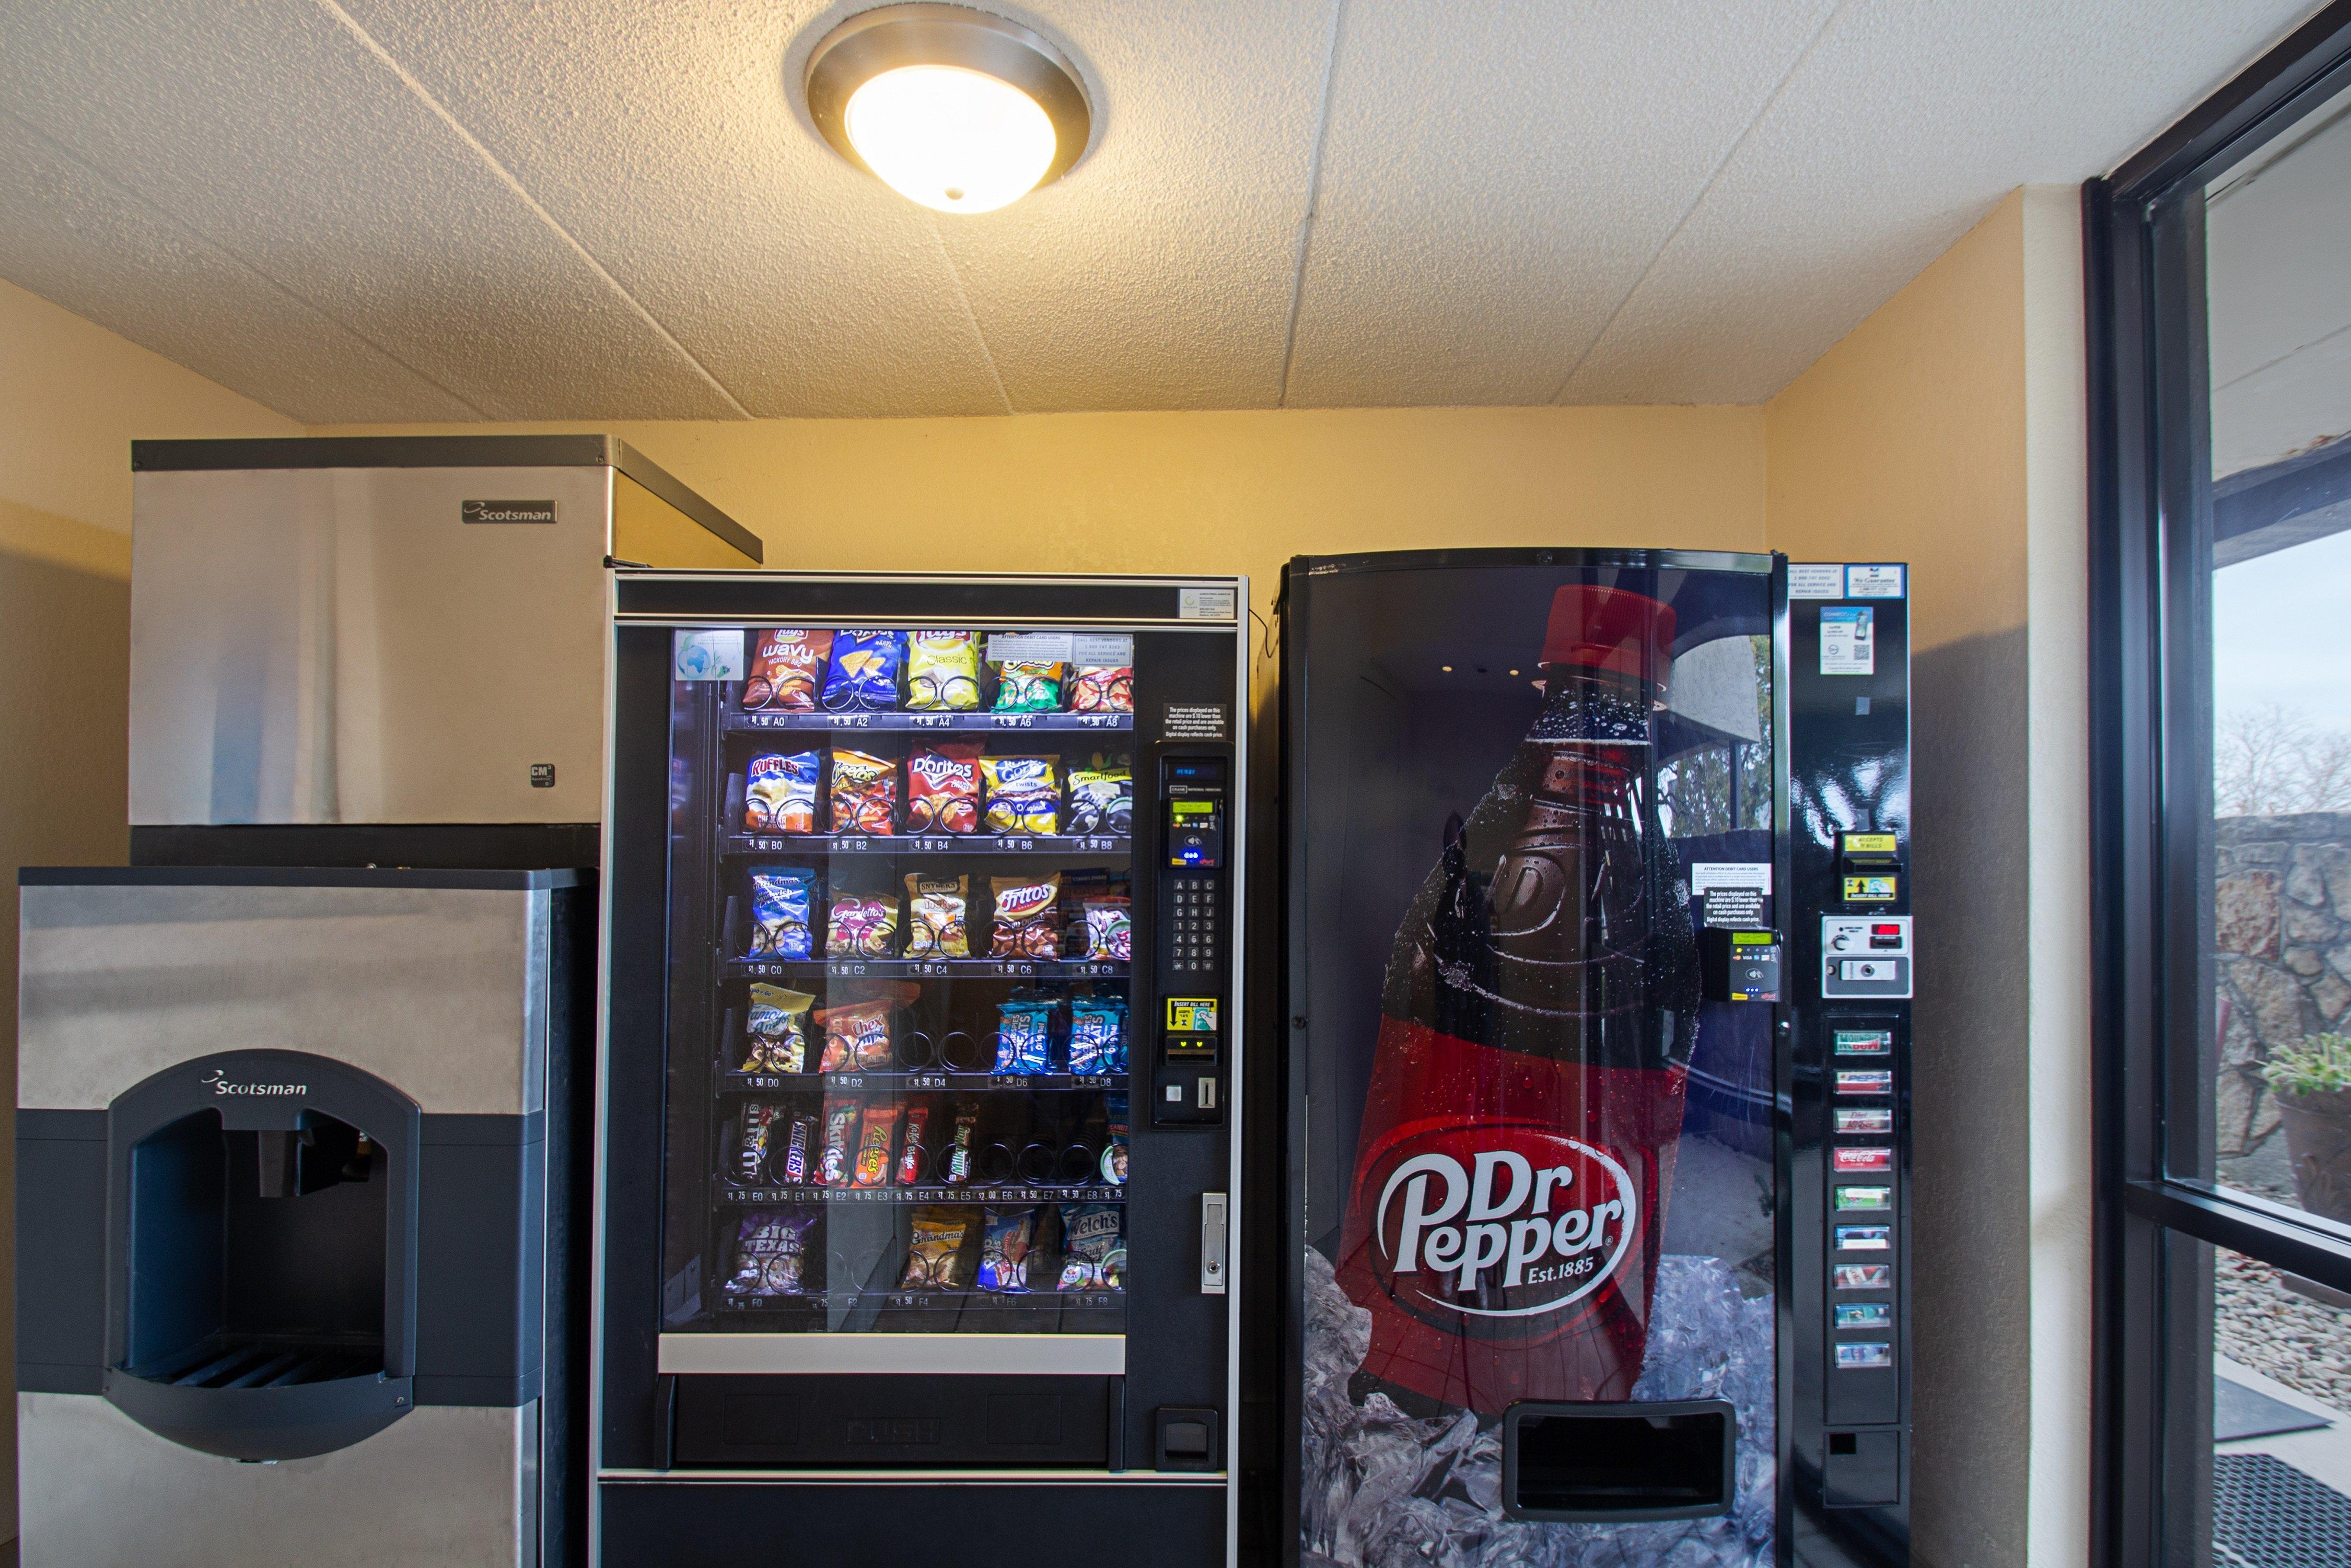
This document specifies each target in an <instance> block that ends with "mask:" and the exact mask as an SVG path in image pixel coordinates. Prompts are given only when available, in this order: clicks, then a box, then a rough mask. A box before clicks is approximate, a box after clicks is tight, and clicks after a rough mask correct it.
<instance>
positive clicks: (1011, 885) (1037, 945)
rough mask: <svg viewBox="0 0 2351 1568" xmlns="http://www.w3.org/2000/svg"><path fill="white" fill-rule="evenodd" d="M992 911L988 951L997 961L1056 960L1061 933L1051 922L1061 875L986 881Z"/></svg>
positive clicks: (1052, 921) (1047, 874) (1000, 878)
mask: <svg viewBox="0 0 2351 1568" xmlns="http://www.w3.org/2000/svg"><path fill="white" fill-rule="evenodd" d="M990 882H991V884H992V890H993V892H994V894H995V911H994V915H993V918H992V919H991V920H990V921H989V924H988V935H989V937H990V939H991V946H990V949H989V950H990V952H991V954H992V956H996V957H998V958H1058V957H1060V956H1061V931H1060V930H1059V928H1058V927H1057V926H1056V925H1055V924H1054V920H1053V901H1054V900H1055V899H1056V898H1057V897H1059V896H1060V894H1061V873H1059V872H1051V871H1049V872H1047V873H1044V874H1043V875H1042V876H999V877H994V878H991V879H990Z"/></svg>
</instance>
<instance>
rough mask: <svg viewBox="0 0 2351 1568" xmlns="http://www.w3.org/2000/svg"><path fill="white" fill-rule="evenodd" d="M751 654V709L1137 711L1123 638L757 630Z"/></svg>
mask: <svg viewBox="0 0 2351 1568" xmlns="http://www.w3.org/2000/svg"><path fill="white" fill-rule="evenodd" d="M750 653H751V658H750V669H749V673H748V674H747V677H746V678H745V680H744V682H743V695H742V703H743V707H744V709H745V710H746V711H747V712H778V711H780V712H787V713H789V712H810V713H812V712H825V713H861V712H863V713H872V712H890V711H895V710H898V709H902V708H903V709H907V710H911V711H914V712H949V713H956V712H977V710H978V709H979V708H980V707H981V706H988V707H990V708H992V709H993V710H994V711H995V712H998V713H1061V712H1070V713H1133V712H1134V641H1133V639H1132V638H1130V637H1124V636H1107V637H1081V638H1074V639H1072V638H1069V637H1065V636H1059V635H1055V634H1052V633H1044V634H1040V633H1036V632H998V633H996V634H994V635H992V636H983V635H982V634H981V633H980V632H945V631H930V632H881V631H876V632H847V631H844V632H828V631H822V630H812V629H800V630H795V629H792V628H787V627H769V628H767V629H765V630H761V631H757V632H753V633H752V634H751V643H750ZM1069 653H1074V654H1076V655H1077V658H1076V660H1074V661H1073V660H1071V659H1069V658H1067V657H1064V656H1062V655H1064V654H1069Z"/></svg>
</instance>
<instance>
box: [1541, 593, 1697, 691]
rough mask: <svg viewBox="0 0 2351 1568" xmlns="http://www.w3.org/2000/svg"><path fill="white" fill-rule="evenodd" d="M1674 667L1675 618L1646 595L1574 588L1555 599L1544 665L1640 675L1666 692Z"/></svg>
mask: <svg viewBox="0 0 2351 1568" xmlns="http://www.w3.org/2000/svg"><path fill="white" fill-rule="evenodd" d="M1673 661H1674V612H1673V611H1672V609H1671V608H1670V607H1669V606H1667V605H1663V604H1660V603H1658V602H1657V601H1656V600H1654V599H1652V598H1650V597H1649V596H1648V595H1647V594H1646V593H1633V592H1629V591H1626V590H1625V589H1621V588H1597V587H1591V586H1587V585H1585V584H1583V583H1570V584H1569V585H1568V586H1567V587H1565V588H1562V589H1561V590H1560V591H1558V592H1557V593H1554V594H1552V598H1551V624H1550V625H1549V626H1548V627H1547V628H1545V630H1544V632H1543V651H1542V661H1541V662H1542V663H1543V664H1546V665H1560V664H1573V665H1579V666H1581V667H1583V668H1584V669H1587V670H1611V671H1614V672H1615V673H1616V674H1625V675H1637V676H1639V677H1640V678H1641V679H1642V680H1645V681H1647V682H1648V683H1649V684H1650V685H1654V686H1656V688H1657V689H1658V690H1660V691H1663V690H1664V689H1665V685H1666V674H1667V671H1668V670H1669V669H1671V668H1672V666H1673Z"/></svg>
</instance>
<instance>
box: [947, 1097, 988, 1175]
mask: <svg viewBox="0 0 2351 1568" xmlns="http://www.w3.org/2000/svg"><path fill="white" fill-rule="evenodd" d="M978 1132H979V1102H978V1101H977V1100H974V1099H971V1098H970V1097H968V1096H967V1097H965V1098H963V1099H961V1100H958V1101H956V1107H955V1130H954V1131H953V1132H952V1133H950V1134H948V1135H947V1148H946V1158H945V1159H943V1160H941V1161H940V1162H939V1179H940V1180H942V1181H944V1182H946V1185H947V1186H965V1185H967V1184H968V1183H969V1182H970V1180H971V1159H972V1145H973V1140H974V1139H975V1138H976V1137H977V1135H978Z"/></svg>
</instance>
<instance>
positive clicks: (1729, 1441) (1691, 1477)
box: [1502, 1399, 1739, 1523]
mask: <svg viewBox="0 0 2351 1568" xmlns="http://www.w3.org/2000/svg"><path fill="white" fill-rule="evenodd" d="M1738 1450H1739V1418H1738V1416H1737V1415H1736V1413H1735V1412H1734V1411H1733V1410H1732V1409H1731V1406H1730V1404H1729V1401H1728V1400H1722V1399H1691V1400H1680V1401H1669V1402H1659V1403H1655V1404H1619V1405H1573V1404H1532V1403H1525V1404H1519V1405H1513V1406H1510V1409H1509V1410H1508V1411H1507V1412H1506V1413H1505V1414H1504V1415H1503V1417H1502V1509H1503V1511H1504V1512H1505V1513H1506V1514H1508V1515H1509V1516H1510V1517H1511V1518H1513V1519H1541V1520H1557V1521H1588V1522H1595V1523H1621V1522H1625V1521H1637V1520H1651V1519H1702V1518H1705V1517H1706V1516H1708V1515H1709V1514H1717V1513H1728V1512H1729V1511H1730V1505H1731V1501H1732V1499H1733V1497H1734V1496H1735V1495H1736V1493H1735V1487H1736V1482H1737V1476H1738Z"/></svg>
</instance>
